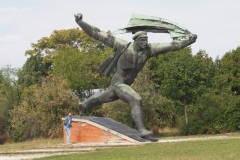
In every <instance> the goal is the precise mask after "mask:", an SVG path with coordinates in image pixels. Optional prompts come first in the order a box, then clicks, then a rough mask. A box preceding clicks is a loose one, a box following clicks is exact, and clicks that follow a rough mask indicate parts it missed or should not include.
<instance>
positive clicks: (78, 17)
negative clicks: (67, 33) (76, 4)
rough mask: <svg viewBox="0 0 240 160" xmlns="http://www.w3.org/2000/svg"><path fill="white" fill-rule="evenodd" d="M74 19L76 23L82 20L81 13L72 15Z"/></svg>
mask: <svg viewBox="0 0 240 160" xmlns="http://www.w3.org/2000/svg"><path fill="white" fill-rule="evenodd" d="M74 17H75V21H76V22H78V21H80V20H82V17H83V15H82V14H81V13H76V14H74Z"/></svg>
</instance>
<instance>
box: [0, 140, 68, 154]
mask: <svg viewBox="0 0 240 160" xmlns="http://www.w3.org/2000/svg"><path fill="white" fill-rule="evenodd" d="M60 144H63V140H62V139H35V140H31V141H26V142H18V143H14V142H8V143H5V144H3V145H0V151H1V152H6V151H8V152H9V151H19V150H29V149H37V148H43V147H51V146H55V145H60Z"/></svg>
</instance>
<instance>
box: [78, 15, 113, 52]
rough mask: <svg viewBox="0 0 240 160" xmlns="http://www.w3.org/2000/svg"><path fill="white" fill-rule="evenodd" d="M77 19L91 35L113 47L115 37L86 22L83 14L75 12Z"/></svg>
mask: <svg viewBox="0 0 240 160" xmlns="http://www.w3.org/2000/svg"><path fill="white" fill-rule="evenodd" d="M74 16H75V21H76V22H77V24H78V25H79V26H80V27H81V28H82V29H83V30H84V31H85V32H86V33H87V34H88V35H89V36H91V37H93V38H95V39H97V40H99V41H101V42H102V43H104V44H105V45H107V46H109V47H113V46H114V42H115V37H114V36H112V35H110V34H108V33H106V32H103V31H101V30H100V29H99V28H97V27H95V26H92V25H90V24H88V23H87V22H84V21H83V20H82V17H83V16H82V14H80V13H78V14H75V15H74Z"/></svg>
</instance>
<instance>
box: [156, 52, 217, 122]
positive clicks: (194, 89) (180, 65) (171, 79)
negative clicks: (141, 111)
mask: <svg viewBox="0 0 240 160" xmlns="http://www.w3.org/2000/svg"><path fill="white" fill-rule="evenodd" d="M214 67H215V66H214V63H213V62H212V59H211V58H209V57H208V55H207V54H206V53H205V51H200V52H198V53H197V54H196V55H195V56H193V55H192V54H191V49H190V48H184V49H182V50H180V51H176V52H171V53H168V54H165V55H162V56H161V57H159V58H158V59H155V60H152V66H151V68H153V70H154V71H155V75H156V77H154V80H155V81H156V83H157V84H159V85H160V93H161V95H162V96H166V97H167V98H170V99H172V100H175V101H180V102H181V103H182V105H183V106H184V114H185V121H186V124H187V123H188V113H187V112H188V105H190V104H191V103H194V102H195V100H196V98H197V97H198V96H200V95H202V94H203V93H205V92H207V90H208V88H209V87H210V86H211V80H212V78H213V76H214V71H215V68H214Z"/></svg>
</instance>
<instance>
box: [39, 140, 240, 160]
mask: <svg viewBox="0 0 240 160" xmlns="http://www.w3.org/2000/svg"><path fill="white" fill-rule="evenodd" d="M239 146H240V139H227V140H226V139H225V140H208V141H193V142H175V143H150V144H146V145H143V146H131V147H122V148H108V149H101V150H97V151H95V152H89V153H78V154H70V155H61V156H52V157H46V158H40V160H63V159H64V160H65V159H67V160H96V159H97V160H239V159H240V152H239Z"/></svg>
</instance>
